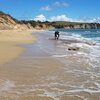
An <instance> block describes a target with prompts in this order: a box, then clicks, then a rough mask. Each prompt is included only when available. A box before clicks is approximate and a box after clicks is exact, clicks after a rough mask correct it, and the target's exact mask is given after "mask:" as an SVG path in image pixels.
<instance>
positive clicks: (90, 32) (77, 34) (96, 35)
mask: <svg viewBox="0 0 100 100" xmlns="http://www.w3.org/2000/svg"><path fill="white" fill-rule="evenodd" d="M52 31H59V32H60V39H61V40H62V41H64V42H63V43H65V44H67V42H71V43H69V45H67V46H69V47H78V48H80V49H81V50H80V51H79V52H78V53H79V55H80V54H84V55H85V56H87V57H88V58H89V60H90V61H91V65H92V67H100V29H55V30H52ZM68 40H69V41H68ZM62 45H63V44H62ZM64 47H65V46H64Z"/></svg>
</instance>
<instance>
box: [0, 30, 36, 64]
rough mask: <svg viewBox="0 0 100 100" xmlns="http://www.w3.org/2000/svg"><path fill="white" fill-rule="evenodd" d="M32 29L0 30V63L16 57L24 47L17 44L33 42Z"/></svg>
mask: <svg viewBox="0 0 100 100" xmlns="http://www.w3.org/2000/svg"><path fill="white" fill-rule="evenodd" d="M32 32H33V31H32V30H27V31H26V30H25V31H22V30H19V31H18V30H6V31H0V64H4V63H7V62H9V61H12V60H13V59H15V58H16V57H18V56H19V55H20V54H21V53H22V52H23V51H24V50H25V48H23V47H21V46H19V45H21V44H28V43H32V42H34V41H35V40H36V39H35V38H34V37H33V36H32V35H31V33H32Z"/></svg>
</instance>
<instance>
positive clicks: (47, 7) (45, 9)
mask: <svg viewBox="0 0 100 100" xmlns="http://www.w3.org/2000/svg"><path fill="white" fill-rule="evenodd" d="M40 10H42V11H50V10H51V7H50V6H44V7H41V8H40Z"/></svg>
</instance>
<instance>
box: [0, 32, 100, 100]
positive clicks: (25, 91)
mask: <svg viewBox="0 0 100 100" xmlns="http://www.w3.org/2000/svg"><path fill="white" fill-rule="evenodd" d="M34 35H35V36H36V37H37V38H38V39H39V41H38V42H37V43H35V44H30V45H24V47H25V48H27V51H26V52H24V53H23V54H22V55H21V57H19V58H17V59H15V60H14V61H13V62H10V63H8V64H5V65H0V100H100V67H99V62H98V63H97V60H96V61H95V59H96V58H95V57H94V56H93V55H92V53H94V51H93V48H98V46H96V45H94V46H93V45H88V44H86V43H84V42H81V41H79V40H78V41H77V42H75V43H73V42H74V41H69V40H70V38H69V40H68V39H67V43H66V40H65V39H62V38H61V39H60V40H58V41H56V40H53V33H52V32H42V33H41V32H40V33H34ZM68 41H69V42H68ZM75 41H76V40H75ZM73 45H75V46H76V45H78V46H79V47H80V50H79V51H69V50H68V47H70V46H73ZM98 49H99V48H98ZM96 57H97V56H96Z"/></svg>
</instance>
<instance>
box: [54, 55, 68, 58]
mask: <svg viewBox="0 0 100 100" xmlns="http://www.w3.org/2000/svg"><path fill="white" fill-rule="evenodd" d="M66 56H67V55H53V56H52V57H55V58H56V57H58V58H62V57H66Z"/></svg>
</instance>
